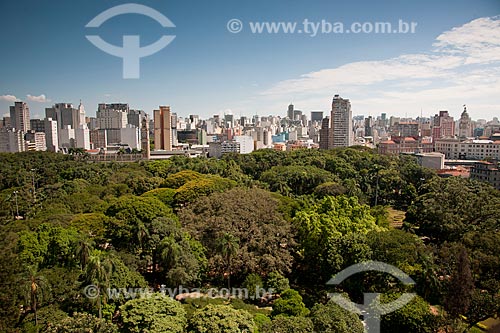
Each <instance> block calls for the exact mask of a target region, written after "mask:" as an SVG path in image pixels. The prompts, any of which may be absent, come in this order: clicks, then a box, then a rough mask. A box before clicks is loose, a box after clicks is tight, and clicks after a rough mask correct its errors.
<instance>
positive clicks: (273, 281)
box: [266, 272, 290, 294]
mask: <svg viewBox="0 0 500 333" xmlns="http://www.w3.org/2000/svg"><path fill="white" fill-rule="evenodd" d="M266 286H267V289H272V290H273V292H275V293H277V294H281V293H282V292H284V291H285V290H288V289H290V282H289V281H288V279H287V278H286V277H284V276H283V275H281V274H280V273H278V272H271V273H269V275H268V276H267V281H266Z"/></svg>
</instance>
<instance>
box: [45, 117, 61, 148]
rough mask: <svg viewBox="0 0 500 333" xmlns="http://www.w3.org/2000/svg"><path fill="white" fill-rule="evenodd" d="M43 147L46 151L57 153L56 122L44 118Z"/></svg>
mask: <svg viewBox="0 0 500 333" xmlns="http://www.w3.org/2000/svg"><path fill="white" fill-rule="evenodd" d="M45 145H46V147H47V150H48V151H52V152H55V153H57V152H58V151H59V140H58V133H57V121H55V120H52V118H45Z"/></svg>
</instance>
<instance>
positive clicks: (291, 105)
mask: <svg viewBox="0 0 500 333" xmlns="http://www.w3.org/2000/svg"><path fill="white" fill-rule="evenodd" d="M286 115H287V117H288V118H290V120H293V116H294V113H293V104H291V103H290V105H288V112H287V114H286Z"/></svg>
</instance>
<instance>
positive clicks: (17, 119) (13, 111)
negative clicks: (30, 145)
mask: <svg viewBox="0 0 500 333" xmlns="http://www.w3.org/2000/svg"><path fill="white" fill-rule="evenodd" d="M10 122H11V127H12V128H14V129H16V130H18V131H22V132H24V133H26V132H28V131H29V130H30V109H29V107H28V104H26V102H14V106H11V107H10Z"/></svg>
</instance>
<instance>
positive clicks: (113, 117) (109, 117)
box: [96, 103, 130, 129]
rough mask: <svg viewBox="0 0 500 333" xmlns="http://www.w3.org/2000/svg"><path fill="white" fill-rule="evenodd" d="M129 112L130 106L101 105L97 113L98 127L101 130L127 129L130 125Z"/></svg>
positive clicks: (121, 104) (117, 104) (118, 104)
mask: <svg viewBox="0 0 500 333" xmlns="http://www.w3.org/2000/svg"><path fill="white" fill-rule="evenodd" d="M129 111H130V109H129V106H128V104H123V103H115V104H104V103H101V104H99V105H98V108H97V112H96V117H97V127H98V128H101V129H117V128H125V127H127V123H128V115H129Z"/></svg>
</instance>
